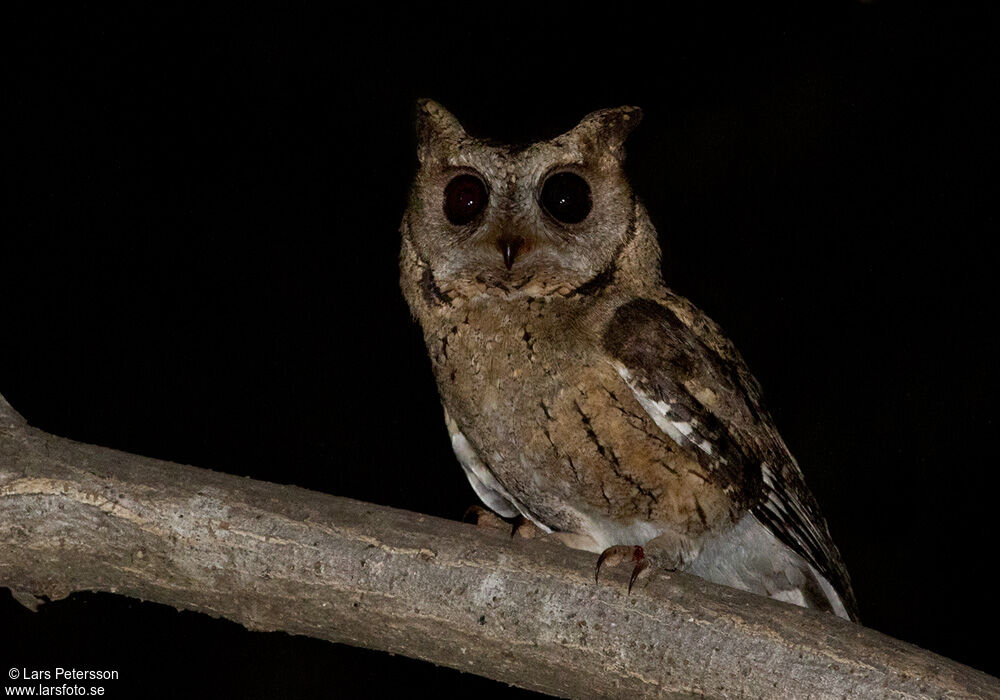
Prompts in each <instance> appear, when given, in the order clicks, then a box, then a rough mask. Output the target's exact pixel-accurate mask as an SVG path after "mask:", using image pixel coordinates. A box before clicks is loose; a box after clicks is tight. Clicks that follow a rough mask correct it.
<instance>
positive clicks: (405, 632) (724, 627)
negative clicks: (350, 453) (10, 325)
mask: <svg viewBox="0 0 1000 700" xmlns="http://www.w3.org/2000/svg"><path fill="white" fill-rule="evenodd" d="M593 567H594V557H593V556H591V555H589V554H587V553H585V552H579V551H575V550H571V549H567V548H565V547H562V546H560V545H558V544H555V543H551V542H546V541H538V540H516V541H510V540H509V538H508V537H507V536H506V535H504V534H502V533H499V532H493V531H489V530H485V529H482V528H476V527H473V526H470V525H464V524H461V523H457V522H452V521H448V520H441V519H439V518H434V517H429V516H424V515H419V514H415V513H409V512H405V511H400V510H396V509H393V508H386V507H383V506H377V505H372V504H369V503H359V502H357V501H352V500H349V499H346V498H338V497H335V496H330V495H326V494H321V493H316V492H312V491H307V490H304V489H301V488H296V487H293V486H280V485H276V484H270V483H265V482H261V481H255V480H252V479H248V478H242V477H237V476H232V475H228V474H221V473H218V472H212V471H208V470H205V469H198V468H196V467H191V466H185V465H180V464H174V463H170V462H164V461H160V460H155V459H149V458H146V457H140V456H137V455H132V454H127V453H123V452H119V451H116V450H111V449H107V448H103V447H97V446H93V445H85V444H80V443H77V442H73V441H71V440H67V439H64V438H59V437H55V436H52V435H49V434H47V433H44V432H41V431H39V430H36V429H33V428H31V427H29V426H28V425H27V424H26V423H25V422H24V421H23V419H21V417H20V416H19V415H18V414H17V413H15V412H14V411H13V410H12V409H11V407H10V406H9V405H8V404H7V403H6V401H4V400H3V398H2V397H0V585H2V586H8V587H10V588H11V589H12V591H14V593H15V596H16V597H17V598H18V600H21V601H22V602H25V603H27V604H32V602H33V601H34V600H35V598H34V597H33V596H45V597H48V598H50V599H57V598H62V597H64V596H66V595H68V594H70V593H71V592H73V591H85V590H89V591H107V592H111V593H118V594H121V595H126V596H131V597H133V598H139V599H142V600H149V601H155V602H158V603H162V604H166V605H170V606H173V607H176V608H182V609H187V610H195V611H199V612H203V613H206V614H209V615H213V616H217V617H224V618H227V619H230V620H235V621H237V622H239V623H241V624H243V625H245V626H246V627H247V628H249V629H251V630H283V631H285V632H290V633H292V634H303V635H308V636H311V637H318V638H321V639H327V640H330V641H334V642H340V643H344V644H351V645H354V646H363V647H368V648H372V649H381V650H384V651H389V652H393V653H396V654H403V655H406V656H410V657H414V658H419V659H425V660H427V661H431V662H433V663H436V664H442V665H445V666H450V667H452V668H457V669H459V670H462V671H468V672H470V673H475V674H478V675H482V676H487V677H489V678H494V679H496V680H499V681H503V682H505V683H511V684H514V685H518V686H521V687H524V688H530V689H533V690H538V691H542V692H544V693H550V694H552V695H560V696H567V697H581V698H582V697H628V698H636V697H640V696H659V697H689V696H699V695H706V696H712V697H733V696H738V697H743V696H748V697H759V698H768V697H777V698H789V697H837V698H840V697H852V698H853V697H879V698H882V697H949V698H986V697H993V698H995V697H1000V683H998V681H997V680H996V679H994V678H992V677H991V676H988V675H986V674H984V673H981V672H979V671H976V670H973V669H971V668H968V667H966V666H963V665H961V664H958V663H955V662H953V661H950V660H948V659H945V658H942V657H940V656H937V655H935V654H932V653H929V652H927V651H924V650H922V649H919V648H917V647H914V646H912V645H910V644H907V643H904V642H900V641H897V640H895V639H892V638H890V637H887V636H885V635H883V634H880V633H878V632H875V631H873V630H869V629H866V628H864V627H860V626H858V625H854V624H852V623H849V622H845V621H843V620H840V619H837V618H835V617H833V616H832V615H825V614H820V613H815V612H811V611H808V610H804V609H801V608H797V607H794V606H791V605H786V604H783V603H779V602H776V601H772V600H769V599H766V598H760V597H757V596H752V595H749V594H746V593H742V592H740V591H736V590H732V589H728V588H725V587H722V586H717V585H714V584H711V583H708V582H706V581H703V580H701V579H698V578H695V577H692V576H687V575H684V574H674V575H670V576H662V577H660V578H658V579H656V580H654V581H652V582H651V583H650V584H649V585H647V586H645V587H642V588H640V589H638V590H636V591H633V593H632V595H626V592H625V581H626V580H627V574H628V572H627V571H625V570H622V571H613V570H609V571H608V572H607V573H606V575H604V576H602V580H601V583H600V584H595V583H594V579H593Z"/></svg>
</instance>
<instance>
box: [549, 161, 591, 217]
mask: <svg viewBox="0 0 1000 700" xmlns="http://www.w3.org/2000/svg"><path fill="white" fill-rule="evenodd" d="M542 206H543V207H545V211H547V212H548V213H549V214H551V215H552V217H553V218H554V219H555V220H556V221H561V222H563V223H564V224H578V223H580V222H581V221H583V220H584V219H586V218H587V214H589V213H590V206H591V202H590V185H588V184H587V181H586V180H584V179H583V178H582V177H580V176H579V175H576V174H574V173H556V174H555V175H553V176H552V177H550V178H549V179H548V180H546V181H545V184H544V185H542Z"/></svg>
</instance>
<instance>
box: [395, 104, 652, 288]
mask: <svg viewBox="0 0 1000 700" xmlns="http://www.w3.org/2000/svg"><path fill="white" fill-rule="evenodd" d="M639 119H640V112H639V110H638V109H636V108H634V107H622V108H619V109H612V110H602V111H600V112H594V113H593V114H590V115H588V116H587V117H585V118H584V119H583V121H581V122H580V124H578V125H577V126H576V127H574V128H573V129H571V130H570V131H568V132H566V133H565V134H562V135H561V136H558V137H556V138H554V139H552V140H550V141H541V142H537V143H533V144H531V145H529V146H527V147H513V146H505V145H497V144H492V143H490V142H488V141H484V140H481V139H477V138H473V137H471V136H469V135H468V134H467V133H466V132H465V130H464V129H463V128H462V127H461V125H460V124H459V123H458V121H457V120H456V119H455V118H454V117H453V116H451V114H449V113H448V112H447V111H446V110H444V108H442V107H441V106H440V105H438V104H436V103H434V102H431V101H429V100H426V101H421V103H420V104H419V105H418V124H417V128H418V138H419V153H418V155H419V158H420V168H419V170H418V172H417V176H416V179H415V182H414V185H413V190H412V192H411V198H410V205H409V208H408V209H407V212H406V216H405V218H404V223H403V227H404V234H405V233H408V235H409V237H410V242H411V244H412V245H413V247H414V249H415V252H416V254H417V255H418V256H419V257H420V259H421V260H422V261H423V263H424V264H426V265H427V266H428V267H429V269H430V273H431V274H432V275H433V279H434V282H435V284H436V285H437V286H438V288H440V289H441V290H442V291H443V292H444V293H446V294H449V295H451V296H456V295H457V296H461V297H466V298H472V297H475V296H478V295H481V294H493V295H500V296H508V297H510V296H523V295H529V296H547V295H552V294H563V295H565V294H570V293H573V291H574V290H576V289H578V288H581V287H584V286H585V285H587V284H588V283H590V282H593V281H594V280H596V279H598V278H600V277H601V275H606V274H608V273H609V267H610V266H612V265H613V262H614V260H615V259H616V258H617V256H618V254H619V252H620V251H621V246H622V245H623V244H624V242H625V241H627V240H628V239H629V238H630V237H631V234H632V229H633V228H634V226H635V218H636V204H635V200H634V197H633V194H632V191H631V188H630V187H629V184H628V181H627V179H626V178H625V174H624V171H623V169H622V163H623V159H624V149H623V142H624V140H625V137H626V136H627V135H628V133H629V132H630V131H631V130H632V128H634V126H635V125H636V124H638V122H639Z"/></svg>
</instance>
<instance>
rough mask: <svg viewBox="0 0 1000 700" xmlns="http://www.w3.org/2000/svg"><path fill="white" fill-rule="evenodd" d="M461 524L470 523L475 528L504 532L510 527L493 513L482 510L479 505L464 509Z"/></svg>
mask: <svg viewBox="0 0 1000 700" xmlns="http://www.w3.org/2000/svg"><path fill="white" fill-rule="evenodd" d="M462 522H463V523H470V524H472V525H475V526H476V527H484V528H488V529H490V530H506V529H507V528H509V527H510V523H508V522H507V521H506V520H504V519H503V518H501V517H500V516H499V515H497V514H496V513H494V512H493V511H492V510H489V509H488V508H483V507H482V506H479V505H475V506H469V507H468V508H466V509H465V513H464V514H463V515H462Z"/></svg>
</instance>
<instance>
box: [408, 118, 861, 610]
mask: <svg viewBox="0 0 1000 700" xmlns="http://www.w3.org/2000/svg"><path fill="white" fill-rule="evenodd" d="M640 118H641V112H640V110H639V109H637V108H635V107H621V108H618V109H605V110H600V111H596V112H593V113H591V114H589V115H587V116H586V117H584V118H583V120H582V121H581V122H580V123H579V124H577V125H576V126H575V127H573V128H572V129H570V130H569V131H567V132H566V133H564V134H562V135H561V136H558V137H556V138H554V139H551V140H548V141H540V142H537V143H532V144H530V145H505V144H498V143H494V142H491V141H488V140H484V139H481V138H476V137H474V136H471V135H469V134H468V133H466V131H465V129H464V128H463V127H462V126H461V124H460V123H459V122H458V121H457V120H456V119H455V117H453V116H452V115H451V114H450V113H449V112H448V111H446V110H445V109H444V108H443V107H442V106H440V105H439V104H437V103H435V102H433V101H430V100H421V101H420V102H419V103H418V106H417V134H418V137H417V141H418V145H417V151H418V153H417V155H418V160H419V166H418V169H417V172H416V176H415V179H414V182H413V185H412V189H411V195H410V200H409V205H408V207H407V209H406V212H405V214H404V216H403V221H402V224H401V238H402V244H401V253H400V268H401V287H402V290H403V294H404V296H405V297H406V300H407V303H408V305H409V307H410V310H411V312H412V314H413V316H414V317H415V318H416V320H417V321H418V322H419V323H420V326H421V328H422V330H423V336H424V340H425V343H426V346H427V350H428V354H429V356H430V359H431V364H432V367H433V371H434V376H435V377H436V379H437V386H438V390H439V393H440V397H441V402H442V404H443V406H444V422H445V425H446V426H447V429H448V432H449V434H450V437H451V444H452V447H453V449H454V452H455V454H456V456H457V457H458V461H459V463H460V464H461V467H462V469H463V470H464V472H465V475H466V477H468V480H469V482H470V484H471V485H472V488H473V490H474V491H475V493H476V494H477V496H478V497H479V499H481V500H482V502H483V503H484V504H485V505H486V506H487V507H488V508H489V509H490V510H491V511H492V512H495V513H496V514H497V515H499V516H501V517H503V518H521V519H524V521H525V522H527V523H530V526H531V527H533V528H536V529H537V530H540V531H541V532H542V533H545V536H547V537H552V538H555V539H557V540H559V541H561V542H563V543H564V544H566V545H569V546H571V547H575V548H578V549H583V550H587V551H590V552H593V553H595V554H596V555H599V556H598V558H597V560H596V572H597V573H598V574H599V573H600V571H601V566H602V565H603V566H611V565H620V564H627V565H629V566H631V567H632V579H631V582H630V584H629V587H630V589H631V586H632V582H634V581H635V580H636V578H637V577H638V576H640V575H642V576H646V575H648V573H649V572H650V571H655V570H656V569H666V570H683V571H687V572H690V573H693V574H695V575H698V576H701V577H703V578H706V579H709V580H711V581H715V582H717V583H721V584H724V585H728V586H732V587H735V588H740V589H743V590H746V591H750V592H752V593H757V594H760V595H765V596H770V597H772V598H776V599H778V600H783V601H786V602H790V603H795V604H798V605H801V606H805V607H809V608H815V609H820V610H825V611H829V612H832V613H834V614H836V615H838V616H840V617H843V618H848V619H857V612H856V610H857V608H856V603H855V599H854V594H853V592H852V589H851V584H850V580H849V578H848V574H847V571H846V569H845V567H844V564H843V562H842V561H841V558H840V554H839V553H838V551H837V548H836V546H835V545H834V543H833V541H832V539H831V537H830V533H829V530H828V528H827V525H826V522H825V521H824V519H823V517H822V515H821V514H820V511H819V508H818V507H817V504H816V501H815V499H814V497H813V495H812V494H811V493H810V491H809V489H808V488H807V487H806V484H805V481H804V480H803V476H802V472H801V471H800V469H799V466H798V464H797V463H796V461H795V458H794V457H792V455H791V453H790V452H789V450H788V448H787V447H786V446H785V443H784V442H783V440H782V438H781V436H780V435H779V434H778V430H777V428H776V427H775V425H774V421H773V420H772V418H771V416H770V415H769V414H768V412H767V410H766V409H765V408H764V406H763V404H762V402H761V390H760V387H759V385H758V383H757V381H756V380H755V379H754V377H753V376H752V375H751V374H750V371H749V370H748V369H747V366H746V364H745V363H744V361H743V359H742V358H741V357H740V354H739V353H738V352H737V350H736V348H735V347H734V346H733V344H732V343H731V342H730V341H729V340H728V339H727V338H726V336H725V335H724V334H723V333H722V331H721V329H720V328H719V327H718V326H717V325H716V324H715V323H714V322H713V321H712V320H711V319H709V318H708V317H707V316H706V315H705V314H704V313H702V312H701V311H700V310H699V309H698V308H696V307H695V306H694V305H693V304H692V303H691V302H689V301H688V300H687V299H685V298H683V297H681V296H679V295H677V294H675V293H674V292H672V291H671V290H670V289H669V288H668V287H667V286H666V285H665V284H664V281H663V277H662V272H661V266H660V248H659V243H658V240H657V233H656V230H655V229H654V227H653V225H652V223H651V222H650V219H649V216H648V215H647V213H646V211H645V209H644V208H643V205H642V203H640V201H639V200H638V199H637V198H636V196H635V194H634V193H633V191H632V188H631V187H630V185H629V182H628V179H627V177H626V175H625V172H624V169H623V163H624V158H625V151H624V143H625V139H626V137H627V136H628V134H629V133H630V132H631V131H632V130H633V129H634V128H635V126H636V125H637V124H638V123H639V120H640Z"/></svg>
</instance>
